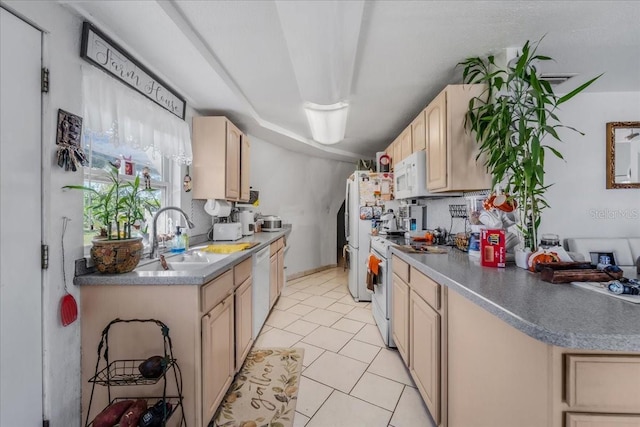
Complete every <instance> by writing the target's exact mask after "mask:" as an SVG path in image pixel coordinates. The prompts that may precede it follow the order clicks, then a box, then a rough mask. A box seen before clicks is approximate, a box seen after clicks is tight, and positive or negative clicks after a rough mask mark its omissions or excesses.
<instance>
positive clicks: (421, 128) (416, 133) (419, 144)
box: [411, 110, 427, 153]
mask: <svg viewBox="0 0 640 427" xmlns="http://www.w3.org/2000/svg"><path fill="white" fill-rule="evenodd" d="M425 112H426V110H422V111H421V112H420V114H418V117H416V118H415V119H413V122H411V142H412V144H413V151H412V152H413V153H415V152H416V151H420V150H424V149H425V148H426V146H427V145H426V137H427V129H426V126H425Z"/></svg>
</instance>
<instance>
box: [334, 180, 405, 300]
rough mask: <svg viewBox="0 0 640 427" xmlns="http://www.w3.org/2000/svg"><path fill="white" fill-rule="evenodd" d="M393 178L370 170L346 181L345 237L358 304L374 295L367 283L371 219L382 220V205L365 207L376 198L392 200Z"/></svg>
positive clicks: (354, 292) (352, 286)
mask: <svg viewBox="0 0 640 427" xmlns="http://www.w3.org/2000/svg"><path fill="white" fill-rule="evenodd" d="M392 179H393V175H392V174H389V173H381V174H379V173H370V172H367V171H356V172H354V173H353V174H352V175H351V176H350V177H349V178H348V179H347V186H346V199H345V236H346V238H347V246H346V250H347V252H348V260H349V292H350V293H351V295H352V296H353V298H354V299H355V300H356V301H371V293H370V292H369V291H368V290H367V284H366V278H367V264H366V263H367V260H368V257H369V246H370V243H369V237H370V234H371V228H372V223H371V220H372V219H374V217H376V216H378V218H379V215H381V214H382V210H383V207H382V206H366V205H369V204H372V203H375V201H376V198H377V197H379V199H378V200H381V199H382V200H384V199H383V198H386V199H389V198H390V196H391V194H390V192H391V185H390V184H391V180H392ZM377 192H380V195H379V196H377V195H376V194H377ZM361 207H362V209H361ZM361 210H362V215H361ZM369 213H370V214H371V216H369ZM361 216H362V218H363V219H361Z"/></svg>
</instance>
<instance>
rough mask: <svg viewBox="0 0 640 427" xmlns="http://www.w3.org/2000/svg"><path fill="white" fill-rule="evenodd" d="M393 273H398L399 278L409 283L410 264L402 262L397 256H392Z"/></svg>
mask: <svg viewBox="0 0 640 427" xmlns="http://www.w3.org/2000/svg"><path fill="white" fill-rule="evenodd" d="M391 271H393V272H394V273H396V274H397V275H398V277H399V278H401V279H402V280H404V281H405V282H407V283H409V264H407V263H406V262H404V261H402V260H401V259H400V258H398V257H397V256H395V255H392V256H391Z"/></svg>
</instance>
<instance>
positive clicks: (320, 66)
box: [62, 0, 640, 160]
mask: <svg viewBox="0 0 640 427" xmlns="http://www.w3.org/2000/svg"><path fill="white" fill-rule="evenodd" d="M62 3H64V4H66V5H67V6H69V7H70V8H72V9H73V10H75V11H76V12H78V13H79V14H81V15H82V16H84V17H85V18H86V19H87V20H89V21H91V22H92V23H93V24H94V25H96V26H97V27H98V28H99V29H101V30H102V31H103V32H105V33H106V34H108V35H109V36H111V37H112V38H113V39H114V40H115V41H117V42H118V43H120V44H121V45H122V46H124V47H125V48H126V49H127V50H128V51H129V52H130V53H132V54H133V55H134V56H135V57H136V58H137V59H138V60H139V61H140V62H142V63H143V64H145V65H146V66H147V67H148V68H150V69H151V70H153V71H154V72H156V73H157V74H158V75H159V76H160V77H161V78H162V79H163V80H165V81H166V82H167V83H168V84H169V85H170V86H172V87H173V88H174V89H176V90H177V91H178V92H179V93H180V94H182V96H184V97H185V99H186V100H187V104H188V105H189V106H191V107H193V108H195V109H196V110H197V111H198V112H199V113H201V114H224V115H227V116H228V117H229V118H230V119H231V120H232V121H233V122H235V123H236V124H237V125H238V126H239V127H240V128H241V129H243V130H244V131H245V132H247V133H249V134H251V135H255V136H256V137H259V138H261V139H264V140H266V141H269V142H271V143H274V144H277V145H280V146H283V147H286V148H288V149H291V150H295V151H300V152H303V153H308V154H311V155H316V156H323V157H329V158H335V159H342V160H354V159H357V158H370V157H372V156H373V155H374V154H375V152H376V151H381V150H383V149H384V148H385V147H386V146H387V145H389V143H391V142H392V141H393V139H394V138H395V137H396V136H397V135H398V134H399V133H400V131H402V129H403V128H404V127H405V126H406V125H407V124H408V123H409V122H410V121H411V120H412V119H413V118H414V117H415V116H416V115H417V113H418V112H419V111H420V110H421V109H422V108H423V107H424V106H426V104H427V103H428V102H429V101H430V100H431V99H433V98H434V97H435V95H436V94H437V93H438V92H439V91H440V90H441V89H442V88H443V87H444V86H445V85H447V84H451V83H460V81H461V70H460V69H459V68H456V64H457V63H458V62H459V61H461V60H463V59H465V58H466V57H469V56H484V55H487V54H489V53H493V54H501V53H504V51H505V49H506V48H509V47H519V46H522V45H523V44H524V42H525V41H526V40H532V41H533V40H539V39H540V38H541V37H542V36H544V39H543V41H542V43H541V45H540V48H539V53H541V54H544V55H547V56H551V57H553V58H554V59H555V62H549V63H545V64H544V66H545V69H544V70H543V72H545V73H561V72H562V73H578V76H577V77H574V78H573V79H571V80H569V81H568V82H567V83H564V84H562V85H559V86H557V87H556V92H567V91H570V90H571V89H573V88H574V87H576V86H578V85H579V84H580V83H582V82H584V81H586V80H588V79H590V78H592V77H595V76H596V75H598V74H600V73H603V72H604V73H605V74H604V76H603V77H601V78H600V79H599V80H598V81H597V82H596V83H595V84H594V85H593V86H592V87H591V88H589V90H590V91H598V92H618V91H620V92H624V91H640V2H638V1H531V0H528V1H330V0H320V1H291V0H283V1H273V0H262V1H257V0H249V1H220V0H218V1H187V0H169V1H166V0H158V1H152V0H146V1H135V0H129V1H82V0H81V1H77V0H71V1H62ZM342 100H346V101H348V102H349V104H350V107H349V116H348V122H347V131H346V137H345V140H344V141H342V142H340V143H338V144H335V145H332V146H323V145H321V144H318V143H315V142H314V141H312V140H311V133H310V131H309V126H308V124H307V121H306V116H305V113H304V110H303V108H302V107H303V104H304V102H305V101H310V102H315V103H320V104H331V103H335V102H338V101H342Z"/></svg>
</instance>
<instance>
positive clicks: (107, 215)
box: [63, 165, 160, 240]
mask: <svg viewBox="0 0 640 427" xmlns="http://www.w3.org/2000/svg"><path fill="white" fill-rule="evenodd" d="M107 176H108V178H109V184H108V185H107V186H105V187H104V188H100V189H95V188H92V187H87V186H84V185H66V186H64V187H63V188H69V189H74V190H83V191H85V192H86V193H88V194H89V196H90V200H91V201H90V203H89V205H85V210H88V211H90V212H91V213H92V216H93V219H94V220H96V221H97V222H98V223H99V224H100V226H101V235H102V236H104V237H107V238H108V239H110V240H120V239H130V238H131V228H132V226H133V225H134V224H135V223H136V222H137V221H139V220H140V221H141V220H144V213H145V212H149V213H152V212H153V211H155V210H157V209H158V208H160V201H159V200H158V199H157V198H156V197H155V196H154V194H153V191H154V190H150V189H146V188H140V177H136V178H135V179H134V180H133V181H124V180H122V179H120V175H119V173H118V169H117V168H115V167H113V166H112V165H109V166H108V167H107ZM114 224H115V232H114V230H113V226H114ZM121 225H122V226H123V227H124V229H123V230H121Z"/></svg>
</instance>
